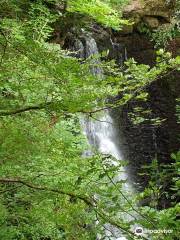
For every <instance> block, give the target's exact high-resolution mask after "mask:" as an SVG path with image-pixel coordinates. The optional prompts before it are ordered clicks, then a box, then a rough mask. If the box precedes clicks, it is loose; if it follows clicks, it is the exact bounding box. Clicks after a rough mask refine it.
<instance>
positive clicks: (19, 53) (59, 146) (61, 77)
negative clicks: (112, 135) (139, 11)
mask: <svg viewBox="0 0 180 240" xmlns="http://www.w3.org/2000/svg"><path fill="white" fill-rule="evenodd" d="M126 3H127V1H125V0H122V1H121V0H120V1H117V0H116V1H110V0H106V1H100V0H88V1H86V0H76V1H75V0H69V1H63V0H62V1H60V0H44V1H43V0H42V1H39V0H19V1H17V0H1V2H0V103H1V104H0V127H1V131H0V141H1V144H0V166H1V167H0V239H3V240H15V239H16V240H58V239H77V240H78V239H79V240H81V239H82V240H85V239H96V236H97V234H100V235H103V234H104V227H105V223H109V224H111V225H112V226H114V227H116V228H118V229H120V230H121V231H122V232H123V233H124V234H125V236H127V238H128V239H135V238H134V233H133V231H132V230H131V225H132V224H133V221H134V222H136V223H137V222H139V224H142V225H143V226H144V227H147V228H148V227H149V228H150V229H152V228H155V227H157V225H158V228H167V229H168V226H171V228H172V229H176V228H177V223H176V221H175V215H176V213H177V212H178V205H177V204H176V203H175V204H174V205H173V206H172V208H169V209H163V210H162V211H158V210H157V209H156V208H153V207H152V208H150V207H145V208H143V207H142V208H141V207H139V208H138V207H133V206H136V204H135V201H136V200H137V199H136V198H130V199H128V200H127V199H126V197H124V196H123V193H122V192H123V190H122V188H123V182H122V181H119V182H116V184H112V180H113V178H114V176H116V174H117V172H118V171H119V169H120V168H121V166H122V164H124V163H123V161H122V162H118V161H117V164H116V165H115V166H114V165H113V164H112V162H111V161H109V156H104V155H102V154H100V153H97V152H96V151H95V153H94V155H92V156H89V157H88V158H87V157H85V156H84V155H83V152H85V151H86V150H87V149H89V148H90V146H89V144H88V143H87V139H86V137H85V136H84V135H83V130H82V127H81V124H80V121H79V119H80V118H82V116H83V117H88V118H91V117H92V116H94V114H97V113H99V112H100V113H102V110H104V109H108V108H114V107H117V106H120V105H123V104H126V103H127V102H128V101H130V100H131V99H134V98H136V99H143V100H144V99H145V98H146V96H147V95H146V87H147V86H149V85H150V84H151V83H152V82H153V81H156V80H157V79H158V78H159V77H162V76H163V75H165V74H168V73H169V72H172V71H175V70H177V69H178V68H179V64H180V57H174V58H173V57H172V55H171V54H170V53H167V52H165V51H164V50H159V51H158V52H157V62H156V65H155V66H153V67H150V66H148V65H144V64H137V63H136V62H135V61H134V60H133V59H129V60H128V61H127V62H126V63H125V66H126V67H125V70H123V71H122V69H121V68H119V66H117V64H116V63H115V62H114V61H110V60H108V61H105V60H102V61H98V63H97V61H94V58H95V59H96V58H100V57H101V56H92V57H89V58H88V59H78V58H76V57H74V55H73V54H72V52H71V51H70V50H67V49H66V50H65V49H63V46H61V45H60V44H59V43H52V42H51V38H52V37H53V34H54V26H55V25H56V24H57V23H61V25H63V23H64V24H65V25H66V24H67V22H68V21H70V19H71V17H72V16H73V19H76V18H77V19H78V21H79V22H82V23H83V24H86V25H87V28H88V26H89V25H91V24H92V22H93V23H94V22H95V23H96V24H101V25H102V26H104V27H105V28H107V27H108V28H113V29H115V30H118V29H120V28H121V27H122V25H123V24H129V22H128V21H127V20H126V19H123V18H122V14H121V11H120V10H121V9H122V6H123V5H124V4H126ZM61 25H60V27H61ZM62 28H63V26H62ZM97 65H98V67H99V68H101V69H102V71H103V77H102V76H97V75H95V74H93V73H92V71H91V69H92V67H97ZM118 93H121V95H122V97H121V99H120V100H118V101H115V102H113V103H109V102H108V101H107V98H108V97H110V96H111V97H113V96H116V95H117V94H118ZM173 157H174V159H178V157H179V154H174V155H173ZM176 164H177V163H176ZM178 184H179V182H178V180H177V179H175V188H176V189H177V187H178ZM144 194H147V193H144ZM95 196H98V198H96V197H95ZM117 212H120V213H121V214H120V213H118V214H117ZM124 212H128V214H132V212H133V214H134V212H135V213H136V214H135V217H134V218H133V220H132V221H131V222H128V221H127V220H126V219H123V214H122V213H124ZM136 215H138V216H139V218H138V220H137V217H136ZM97 221H98V224H97ZM173 234H174V237H177V236H178V235H177V233H176V231H175V230H174V232H173ZM165 237H166V238H164V239H167V240H168V239H172V238H171V237H169V238H168V236H165ZM145 239H146V238H145ZM154 239H156V238H154ZM157 239H158V238H157ZM174 239H175V238H174Z"/></svg>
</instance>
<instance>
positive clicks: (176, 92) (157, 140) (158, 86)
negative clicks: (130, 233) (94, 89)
mask: <svg viewBox="0 0 180 240" xmlns="http://www.w3.org/2000/svg"><path fill="white" fill-rule="evenodd" d="M95 35H96V34H95ZM95 37H96V36H95ZM111 41H112V42H114V43H116V45H118V44H119V46H121V48H119V49H116V48H113V47H112V46H111ZM97 42H98V47H99V50H100V51H102V50H105V49H107V48H109V51H110V56H113V57H112V58H116V59H117V56H119V55H120V54H119V53H118V52H117V51H121V53H122V54H123V52H124V50H123V49H126V55H127V57H128V58H130V57H133V58H134V59H135V60H136V61H137V62H138V63H143V64H149V65H151V66H152V65H153V64H154V63H155V56H156V55H155V50H154V47H153V44H152V42H150V41H149V40H148V39H147V38H146V37H145V36H142V35H140V34H138V33H133V34H131V35H128V36H124V35H121V34H117V33H116V34H113V35H112V36H111V40H109V39H108V37H107V36H106V40H105V41H103V39H100V36H99V35H98V37H97ZM179 48H180V41H179V39H177V40H176V41H173V42H172V43H171V44H170V45H169V49H170V50H173V53H174V54H175V53H177V52H178V49H179ZM179 78H180V76H179V74H178V73H177V72H173V73H172V74H170V75H168V76H167V77H164V78H161V79H159V80H158V81H156V82H154V83H153V84H151V86H150V87H148V89H147V91H148V93H149V99H148V101H147V102H145V103H137V102H129V103H128V104H127V105H126V106H123V107H122V108H118V109H115V110H113V111H112V112H111V115H112V117H113V119H114V123H115V126H116V131H117V138H118V143H119V148H120V149H121V151H122V152H123V154H124V158H125V159H127V160H128V161H129V167H128V169H127V170H128V171H129V172H130V174H129V176H131V177H132V181H133V182H136V183H140V185H141V186H145V185H146V183H147V179H146V178H144V177H143V176H139V175H138V172H139V171H140V169H141V167H142V166H143V165H146V164H149V163H151V161H152V160H153V159H154V158H155V157H156V158H157V159H158V160H159V162H161V163H165V164H166V163H170V162H171V158H170V154H171V153H172V152H176V151H177V150H178V148H179V141H178V135H179V133H180V125H178V124H177V119H176V116H175V113H176V98H178V97H180V82H179ZM117 98H118V97H117ZM137 106H141V107H143V108H144V109H151V110H152V116H153V118H161V119H166V120H165V121H164V122H163V123H162V124H161V125H160V126H152V125H151V124H150V122H149V123H146V124H144V123H142V124H140V125H134V124H133V123H132V121H131V119H130V117H129V114H128V113H129V112H132V111H133V108H134V107H137ZM152 116H151V117H152Z"/></svg>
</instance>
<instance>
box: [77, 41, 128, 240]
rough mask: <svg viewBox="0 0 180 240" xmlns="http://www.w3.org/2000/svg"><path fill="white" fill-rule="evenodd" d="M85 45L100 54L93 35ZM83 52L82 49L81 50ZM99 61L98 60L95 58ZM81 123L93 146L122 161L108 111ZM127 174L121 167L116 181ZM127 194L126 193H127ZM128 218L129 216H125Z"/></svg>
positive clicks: (111, 233) (116, 235)
mask: <svg viewBox="0 0 180 240" xmlns="http://www.w3.org/2000/svg"><path fill="white" fill-rule="evenodd" d="M85 40H86V41H85V46H84V49H83V51H84V52H85V54H84V55H85V56H86V57H89V56H91V55H96V54H98V48H97V45H96V41H95V40H94V39H93V38H92V37H88V38H86V39H85ZM81 52H82V51H81ZM95 61H98V60H95ZM92 72H93V74H94V75H97V77H100V78H101V77H103V73H102V71H101V69H99V68H98V67H93V69H92ZM81 125H82V128H83V131H84V134H85V135H86V137H87V139H88V141H89V143H90V145H91V146H93V147H94V148H96V149H97V150H98V151H99V152H100V153H103V154H108V155H111V156H112V163H113V164H115V165H116V164H117V162H116V161H113V157H114V158H115V159H116V160H119V161H121V160H122V154H121V152H120V150H119V149H118V147H117V144H116V136H115V128H114V124H113V120H112V118H111V117H110V115H109V113H108V111H105V112H104V116H103V117H101V118H100V119H99V120H93V119H85V118H84V119H82V121H81ZM85 154H86V155H88V154H91V153H90V152H86V153H85ZM126 179H127V174H126V173H125V170H124V168H122V169H120V172H119V173H117V177H116V178H115V179H114V181H115V182H116V181H118V180H126ZM123 189H124V190H123V191H124V193H125V192H129V193H130V192H131V193H132V189H131V186H130V185H129V184H128V182H126V183H125V184H124V186H123ZM125 194H126V193H125ZM125 218H127V216H125ZM106 229H107V230H106V231H105V235H106V236H107V239H111V240H126V238H125V237H124V236H123V234H122V233H121V232H120V231H119V230H117V229H116V228H114V227H112V226H110V225H108V224H107V225H106Z"/></svg>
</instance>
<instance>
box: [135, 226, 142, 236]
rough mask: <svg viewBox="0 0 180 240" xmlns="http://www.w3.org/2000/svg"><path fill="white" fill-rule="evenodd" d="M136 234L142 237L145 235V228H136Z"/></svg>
mask: <svg viewBox="0 0 180 240" xmlns="http://www.w3.org/2000/svg"><path fill="white" fill-rule="evenodd" d="M134 232H135V234H136V235H138V236H139V235H142V234H143V232H144V231H143V228H142V227H136V228H135V230H134Z"/></svg>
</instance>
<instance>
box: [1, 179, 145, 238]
mask: <svg viewBox="0 0 180 240" xmlns="http://www.w3.org/2000/svg"><path fill="white" fill-rule="evenodd" d="M0 183H2V184H21V185H23V186H26V187H28V188H31V189H34V190H39V191H47V192H52V193H57V194H62V195H66V196H69V197H72V198H75V199H79V200H82V201H83V202H84V203H85V204H87V205H88V206H91V207H92V208H93V210H94V211H95V212H96V213H97V214H98V215H99V216H100V217H101V218H102V219H103V220H105V221H106V222H107V223H110V224H111V225H112V226H115V227H117V228H119V229H120V230H121V231H122V232H124V233H126V234H128V235H129V237H130V239H132V240H133V239H134V238H133V237H134V236H135V234H134V232H132V231H131V230H129V229H128V228H125V227H123V226H121V224H120V223H119V222H118V221H116V220H114V219H112V218H110V217H109V216H108V215H107V213H106V212H105V211H104V210H103V209H98V208H97V203H96V200H95V199H92V198H90V197H89V196H83V195H79V194H76V193H73V192H68V191H64V190H59V189H53V188H48V187H45V186H39V185H34V184H32V183H29V182H26V181H24V180H22V179H20V178H0ZM137 237H138V236H137ZM139 238H141V239H144V240H147V238H145V237H143V236H141V237H139Z"/></svg>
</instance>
